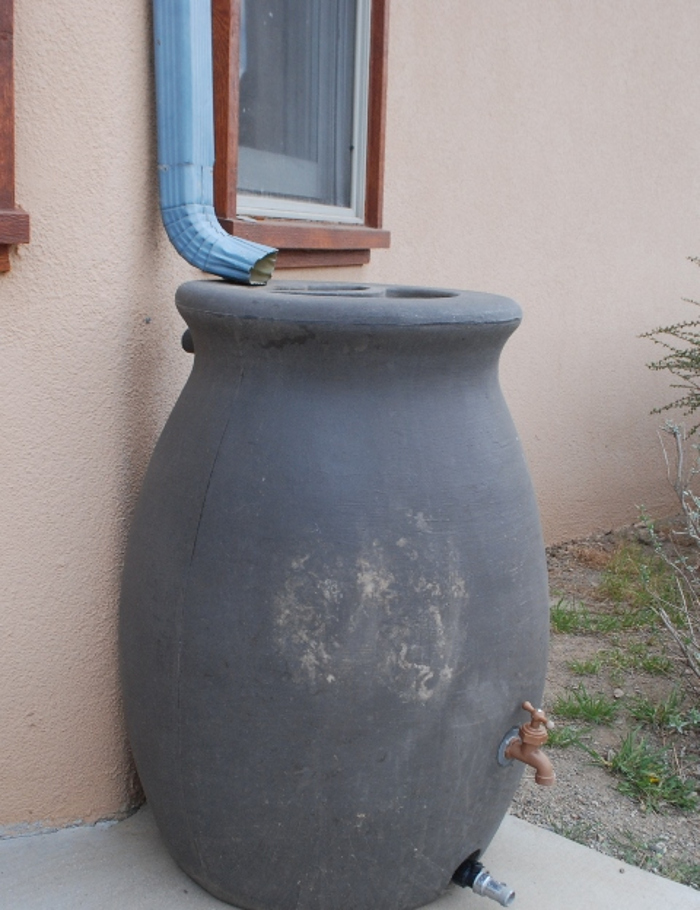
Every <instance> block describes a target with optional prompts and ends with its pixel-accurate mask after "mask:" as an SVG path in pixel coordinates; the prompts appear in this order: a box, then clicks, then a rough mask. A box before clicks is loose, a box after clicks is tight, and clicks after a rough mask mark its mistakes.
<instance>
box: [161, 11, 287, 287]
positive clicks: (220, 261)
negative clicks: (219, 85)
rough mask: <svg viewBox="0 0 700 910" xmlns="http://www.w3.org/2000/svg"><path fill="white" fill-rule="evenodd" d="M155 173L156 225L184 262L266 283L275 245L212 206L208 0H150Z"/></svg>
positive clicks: (244, 281) (239, 279) (240, 279)
mask: <svg viewBox="0 0 700 910" xmlns="http://www.w3.org/2000/svg"><path fill="white" fill-rule="evenodd" d="M153 19H154V32H155V61H156V96H157V119H158V177H159V184H160V210H161V215H162V218H163V224H164V226H165V230H166V231H167V234H168V237H169V238H170V240H171V242H172V244H173V246H174V247H175V249H176V250H177V251H178V253H179V254H180V255H181V256H182V257H183V258H185V259H186V260H187V261H188V262H189V263H190V264H191V265H194V266H196V267H197V268H199V269H201V270H202V271H204V272H211V273H212V274H214V275H219V276H221V277H222V278H227V279H229V280H230V281H237V282H240V283H242V284H265V283H266V282H267V281H268V279H269V278H270V276H271V274H272V269H273V268H274V265H275V259H276V257H277V250H275V249H272V248H271V247H267V246H261V245H260V244H259V243H252V242H251V241H249V240H243V239H242V238H240V237H232V236H231V235H230V234H227V233H226V231H224V229H223V228H222V227H221V225H220V224H219V222H218V219H217V217H216V213H215V211H214V98H213V95H214V89H213V74H212V28H211V2H210V0H153Z"/></svg>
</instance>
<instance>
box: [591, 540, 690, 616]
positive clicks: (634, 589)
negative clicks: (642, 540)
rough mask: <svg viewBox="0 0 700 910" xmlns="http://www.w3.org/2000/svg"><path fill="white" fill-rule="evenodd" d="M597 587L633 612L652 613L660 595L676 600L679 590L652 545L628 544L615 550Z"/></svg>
mask: <svg viewBox="0 0 700 910" xmlns="http://www.w3.org/2000/svg"><path fill="white" fill-rule="evenodd" d="M598 590H599V591H600V593H601V594H602V595H603V596H605V597H607V598H608V599H609V600H611V601H613V602H614V603H617V604H625V605H626V606H628V607H631V608H632V609H633V611H642V612H645V611H647V610H650V611H652V613H653V610H652V609H651V608H652V607H653V606H654V603H655V602H656V599H657V597H661V598H663V599H664V600H670V601H673V600H675V598H676V590H677V589H676V583H675V580H674V575H673V572H672V571H671V569H670V568H669V567H668V565H667V564H666V563H665V562H664V561H663V560H662V559H661V557H659V556H658V555H657V554H656V553H655V552H654V551H653V550H652V549H651V548H650V547H646V546H643V545H642V544H638V543H625V544H623V545H622V546H621V547H619V548H618V549H617V550H616V551H615V552H614V553H613V555H612V557H611V559H610V562H609V563H608V565H607V566H606V567H605V571H604V572H603V576H602V579H601V583H600V586H599V589H598Z"/></svg>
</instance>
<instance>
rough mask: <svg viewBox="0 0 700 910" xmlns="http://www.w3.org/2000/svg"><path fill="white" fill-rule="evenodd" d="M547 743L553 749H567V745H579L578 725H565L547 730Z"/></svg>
mask: <svg viewBox="0 0 700 910" xmlns="http://www.w3.org/2000/svg"><path fill="white" fill-rule="evenodd" d="M547 745H548V746H551V747H552V748H553V749H568V748H569V746H581V745H583V743H582V742H581V734H580V732H579V729H578V727H572V726H569V725H566V726H564V727H553V728H552V729H551V730H549V737H548V739H547Z"/></svg>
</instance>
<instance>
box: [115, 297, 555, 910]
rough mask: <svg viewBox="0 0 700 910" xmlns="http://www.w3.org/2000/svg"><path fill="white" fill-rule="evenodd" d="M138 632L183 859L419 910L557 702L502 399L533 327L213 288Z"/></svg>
mask: <svg viewBox="0 0 700 910" xmlns="http://www.w3.org/2000/svg"><path fill="white" fill-rule="evenodd" d="M177 306H178V309H179V311H180V313H181V314H182V316H183V318H184V319H185V321H186V322H187V324H188V326H189V331H190V332H191V339H192V340H193V345H194V351H195V356H194V364H193V369H192V373H191V375H190V377H189V379H188V381H187V383H186V385H185V387H184V389H183V391H182V393H181V395H180V398H179V400H178V401H177V403H176V405H175V407H174V409H173V412H172V414H171V416H170V418H169V420H168V422H167V424H166V426H165V428H164V430H163V433H162V435H161V437H160V439H159V441H158V443H157V446H156V448H155V451H154V454H153V457H152V460H151V462H150V466H149V468H148V471H147V474H146V477H145V481H144V484H143V489H142V492H141V495H140V498H139V501H138V504H137V508H136V512H135V517H134V520H133V526H132V529H131V533H130V539H129V543H128V549H127V554H126V562H125V569H124V576H123V591H122V602H121V618H120V649H121V656H120V660H121V672H122V680H123V687H124V699H125V709H126V718H127V725H128V733H129V737H130V740H131V744H132V747H133V751H134V756H135V760H136V765H137V768H138V771H139V774H140V777H141V780H142V783H143V787H144V790H145V792H146V795H147V799H148V801H149V803H150V805H151V807H152V810H153V813H154V815H155V819H156V821H157V824H158V827H159V829H160V832H161V834H162V837H163V839H164V840H165V842H166V844H167V846H168V848H169V850H170V852H171V854H172V856H173V857H174V858H175V860H176V861H177V863H178V864H179V865H180V866H181V867H182V869H184V870H185V871H186V872H187V873H188V874H189V875H190V876H191V877H192V878H193V879H195V880H196V881H197V882H199V883H200V884H201V885H202V886H203V887H204V888H206V889H207V890H208V891H209V892H211V893H212V894H214V895H215V896H217V897H219V898H221V899H223V900H224V901H228V902H229V903H231V904H234V905H236V906H238V907H241V908H249V910H351V908H352V910H377V908H381V910H409V908H412V907H418V906H421V905H423V904H426V903H428V902H429V901H431V900H433V899H434V898H436V897H438V896H439V895H440V894H441V893H443V892H444V891H445V890H447V888H448V887H449V886H450V880H451V877H452V875H453V873H454V871H455V869H456V868H457V867H458V866H459V865H460V864H461V863H462V861H463V860H464V859H465V858H466V857H468V856H469V855H471V854H472V853H474V852H475V851H477V850H482V851H483V850H484V849H485V848H486V847H487V845H488V843H489V841H490V840H491V838H492V837H493V835H494V833H495V831H496V829H497V828H498V825H499V823H500V821H501V819H502V817H503V815H504V814H505V812H506V810H507V807H508V804H509V802H510V800H511V798H512V796H513V793H514V791H515V788H516V786H517V783H518V780H519V777H520V774H521V772H522V768H523V766H522V765H521V764H520V763H519V762H516V763H508V764H506V765H505V766H504V765H503V764H501V763H499V760H498V751H499V745H500V744H501V743H502V741H503V738H504V736H505V735H506V734H507V733H508V731H509V730H511V729H512V728H513V727H514V726H515V725H517V723H519V722H520V721H522V720H523V715H522V710H521V704H522V702H523V701H524V700H525V699H530V700H532V701H535V702H536V701H537V700H538V699H539V698H540V697H541V695H542V690H543V686H544V674H545V664H546V652H547V626H548V617H547V612H548V598H547V581H546V568H545V560H544V548H543V543H542V535H541V530H540V525H539V518H538V513H537V508H536V504H535V499H534V495H533V490H532V486H531V482H530V479H529V476H528V471H527V468H526V465H525V461H524V457H523V453H522V450H521V447H520V444H519V441H518V436H517V433H516V430H515V427H514V425H513V422H512V420H511V417H510V415H509V412H508V410H507V407H506V404H505V401H504V398H503V395H502V393H501V390H500V386H499V382H498V360H499V355H500V353H501V349H502V347H503V345H504V343H505V341H506V339H507V338H508V337H509V336H510V335H511V333H512V332H513V331H514V330H515V328H516V327H517V326H518V324H519V321H520V318H521V312H520V308H519V307H518V305H517V304H516V303H514V302H513V301H512V300H509V299H507V298H504V297H499V296H494V295H488V294H482V293H473V292H465V291H456V290H442V289H433V288H421V287H401V286H379V285H346V284H335V283H333V284H321V283H302V282H294V283H284V284H282V283H279V284H275V283H272V284H270V285H269V286H268V287H265V288H248V287H242V286H234V285H231V284H227V283H225V282H223V281H195V282H191V283H188V284H185V285H183V286H182V287H181V288H180V289H179V290H178V292H177Z"/></svg>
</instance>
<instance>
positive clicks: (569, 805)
mask: <svg viewBox="0 0 700 910" xmlns="http://www.w3.org/2000/svg"><path fill="white" fill-rule="evenodd" d="M630 543H631V545H632V546H634V547H637V548H640V547H641V548H643V547H644V546H647V548H648V550H649V551H650V552H651V549H652V548H651V547H650V546H649V545H648V540H645V532H644V529H643V528H642V527H635V528H630V529H626V530H625V531H623V532H618V533H610V534H606V535H602V536H599V537H593V538H589V539H587V540H580V541H574V542H571V543H567V544H563V545H561V546H557V547H554V548H551V549H550V550H549V551H548V554H547V555H548V565H549V573H550V591H551V596H552V603H553V605H559V606H561V605H562V604H566V605H571V606H574V607H578V608H581V607H583V609H585V610H590V611H591V612H592V613H593V614H594V615H595V616H600V615H604V614H605V613H606V611H610V612H611V613H612V614H613V615H617V613H618V612H619V611H620V609H621V607H620V604H619V602H618V603H617V604H615V603H612V602H611V601H610V600H609V599H607V598H606V595H605V594H604V593H601V588H604V587H605V586H604V584H602V583H603V581H604V577H605V573H606V571H608V567H609V565H610V562H611V559H612V558H613V556H614V554H615V553H616V552H618V551H619V548H620V547H621V546H625V545H629V544H630ZM613 625H614V623H613ZM630 647H631V648H632V652H633V653H635V654H640V653H643V654H645V655H647V656H650V657H651V658H652V659H653V658H654V656H655V655H658V656H659V658H662V659H665V660H666V661H668V659H669V658H670V663H669V665H668V667H667V669H666V671H665V672H663V673H658V672H652V673H650V672H646V670H645V669H644V668H643V667H640V666H639V665H636V666H635V665H634V664H635V663H637V664H638V661H636V660H632V659H630V661H629V663H630V664H632V665H631V666H625V665H624V664H625V660H623V659H622V658H620V657H619V655H625V654H628V653H631V652H630V651H629V648H630ZM635 649H636V650H635ZM611 654H615V655H618V658H619V659H618V661H617V665H616V666H612V665H610V664H609V663H607V662H606V661H609V658H610V655H611ZM601 658H602V660H601ZM572 662H575V663H574V667H576V668H577V670H578V672H574V670H573V669H572ZM584 662H588V663H589V664H593V666H594V667H595V666H596V665H597V663H598V662H600V666H599V669H598V670H597V672H593V673H590V674H587V675H583V674H581V672H580V668H581V664H582V663H584ZM620 664H622V666H620ZM582 687H584V691H585V692H587V693H591V694H593V695H598V694H600V695H604V696H605V697H606V699H607V700H608V701H612V702H614V703H615V709H616V714H615V717H614V719H613V720H612V722H610V723H608V724H604V723H586V722H574V721H571V720H570V719H565V720H562V719H560V718H559V717H557V716H556V712H555V711H554V710H553V707H555V706H556V705H557V700H558V699H560V698H561V696H563V695H564V696H571V694H572V693H576V692H579V693H580V692H581V691H582ZM674 693H675V697H676V698H677V699H678V700H679V701H680V703H681V704H682V709H679V710H682V711H685V712H688V711H690V712H691V713H690V714H687V713H686V714H683V716H684V717H686V718H688V717H690V718H693V722H691V723H689V724H688V725H687V726H684V727H683V729H682V730H680V731H679V730H673V729H668V728H664V726H663V725H657V726H655V725H653V724H652V725H643V724H642V723H640V721H639V719H638V718H636V717H634V716H633V714H632V713H631V712H633V711H634V705H635V704H637V703H638V701H639V699H640V698H646V699H648V700H649V702H653V703H660V702H664V700H667V699H668V698H669V697H670V696H671V697H673V694H674ZM544 702H545V703H544V708H545V710H547V711H548V713H550V716H551V717H552V719H553V720H554V721H555V724H556V727H557V729H560V728H561V726H562V725H563V726H565V727H568V728H569V729H571V725H572V724H573V726H574V729H575V730H576V731H578V735H579V736H580V744H574V745H570V746H568V747H565V748H562V747H550V746H547V747H546V748H548V749H549V754H550V757H551V759H552V762H553V764H554V766H555V771H556V773H557V783H556V785H555V786H553V787H540V786H537V785H536V784H535V783H534V775H533V772H532V770H531V769H529V768H526V769H525V774H524V776H523V781H522V784H521V786H520V789H519V791H518V793H517V794H516V798H515V800H514V802H513V805H512V807H511V812H512V813H513V814H514V815H516V816H518V817H519V818H522V819H525V820H526V821H529V822H532V823H534V824H536V825H540V826H542V827H545V828H548V829H550V830H553V831H555V832H557V833H559V834H562V835H564V836H566V837H569V838H571V839H573V840H576V841H578V842H580V843H583V844H586V845H587V846H589V847H592V848H593V849H595V850H598V851H600V852H602V853H607V854H609V855H612V856H616V857H618V858H620V859H623V860H625V861H627V862H630V863H633V864H635V865H638V866H641V867H642V868H645V869H648V870H650V871H653V872H657V873H659V874H662V875H666V876H668V877H670V878H674V879H676V880H678V881H682V882H683V883H684V884H687V885H690V886H691V887H695V888H700V803H699V804H698V806H697V807H696V808H694V809H692V810H687V809H685V810H683V809H679V808H675V807H673V806H669V805H667V804H665V803H663V802H662V803H661V804H660V805H657V806H656V807H651V806H649V805H646V804H645V802H644V799H643V798H642V799H640V798H639V797H637V798H633V797H631V796H628V795H625V794H623V793H621V792H620V790H619V789H618V786H619V783H620V777H619V776H616V775H615V774H614V773H612V771H611V765H610V761H611V760H612V759H613V758H614V756H615V754H616V753H617V752H619V749H620V746H621V743H622V742H623V740H624V738H625V736H626V735H627V734H628V733H629V732H630V731H632V730H638V731H639V735H642V736H644V737H645V738H646V739H647V741H648V742H650V743H651V744H652V745H653V746H654V747H655V748H664V749H668V754H669V755H670V756H671V761H672V762H674V763H675V764H676V765H677V769H678V771H679V774H681V775H682V776H684V779H685V780H691V781H694V782H695V784H696V786H698V789H699V790H700V723H698V722H696V721H695V718H696V717H697V715H696V714H695V713H694V712H695V711H696V710H700V688H699V687H698V680H697V678H696V677H695V676H694V675H693V674H692V673H691V672H690V670H688V669H687V668H686V666H685V664H684V663H683V661H682V660H681V659H680V657H679V655H678V654H677V653H676V652H675V650H674V648H673V646H672V645H671V644H670V641H669V639H668V638H667V637H666V635H665V633H663V632H662V631H661V630H660V628H659V629H655V630H651V631H650V630H649V629H641V630H640V629H632V630H629V629H624V630H620V629H617V630H616V629H612V630H611V631H607V632H605V633H603V632H600V631H581V630H579V631H576V632H575V633H564V632H561V631H554V630H553V632H552V636H551V645H550V661H549V670H548V675H547V685H546V691H545V699H544Z"/></svg>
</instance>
